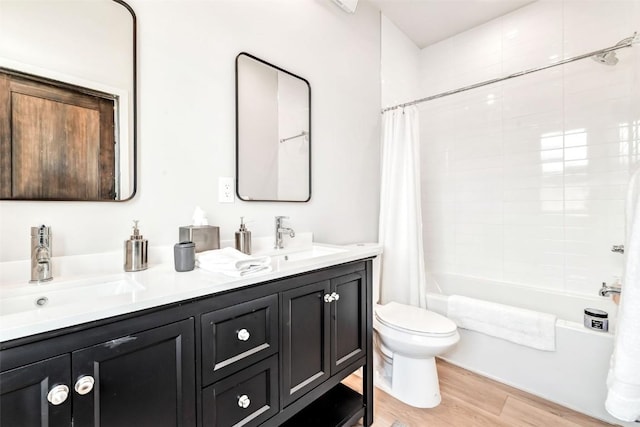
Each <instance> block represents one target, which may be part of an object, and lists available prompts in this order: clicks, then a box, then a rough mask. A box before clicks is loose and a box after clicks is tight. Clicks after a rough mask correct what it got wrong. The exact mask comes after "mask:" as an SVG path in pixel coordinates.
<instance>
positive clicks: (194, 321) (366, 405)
mask: <svg viewBox="0 0 640 427" xmlns="http://www.w3.org/2000/svg"><path fill="white" fill-rule="evenodd" d="M376 251H377V249H371V248H368V249H362V248H361V249H359V250H357V249H356V250H352V251H345V252H341V253H333V254H331V255H324V256H319V257H317V258H316V259H315V261H313V262H312V261H310V260H299V261H296V258H295V254H291V257H287V258H286V261H285V258H279V257H277V259H274V261H273V265H274V270H273V272H271V273H267V274H264V275H260V276H257V275H256V276H255V277H251V278H243V279H234V278H223V277H222V276H221V275H216V274H210V273H205V272H202V271H198V270H196V271H193V272H189V273H175V272H173V271H171V269H170V268H169V267H167V266H166V265H163V266H158V267H156V268H154V267H152V268H150V269H149V270H148V271H145V272H141V273H136V274H137V275H138V274H139V276H136V277H137V280H138V281H139V282H140V283H139V284H141V285H142V287H143V288H144V289H142V290H138V291H136V292H134V293H137V296H136V297H130V296H129V297H127V298H128V303H126V304H120V305H116V306H115V307H111V308H109V309H108V310H106V311H104V310H103V311H100V313H101V314H100V315H94V317H100V318H95V319H93V320H89V321H83V322H81V323H79V324H70V325H67V326H65V327H60V328H55V329H52V330H41V329H47V328H49V327H50V326H51V325H53V324H56V322H57V324H58V325H60V324H64V323H65V322H67V323H70V322H71V323H73V322H76V321H77V320H78V319H80V318H83V319H88V318H90V314H89V313H90V311H89V312H88V313H85V314H83V315H78V316H79V317H76V318H75V319H74V320H69V321H65V320H64V319H60V318H58V319H57V320H56V321H53V320H51V318H47V316H49V314H46V313H45V314H44V315H43V316H44V318H45V320H43V321H42V322H40V326H38V321H37V314H36V315H35V317H33V315H32V314H30V315H29V316H31V317H30V319H31V320H30V321H31V323H32V324H31V326H30V328H32V330H38V331H39V332H38V333H35V334H31V335H26V334H25V332H24V331H25V330H27V329H28V328H27V329H25V328H22V329H20V328H19V327H18V326H19V325H18V326H16V328H14V329H13V330H14V331H15V330H21V331H22V332H20V333H17V332H7V334H5V335H4V336H5V337H6V336H12V335H15V336H12V339H9V340H5V341H4V342H2V343H1V344H0V371H1V372H0V382H1V384H2V387H0V408H1V409H0V425H2V426H43V425H47V426H70V425H72V423H73V425H74V426H94V425H96V426H97V425H100V426H103V427H109V426H114V427H123V426H217V427H221V426H258V425H263V426H280V425H284V426H298V427H301V426H304V427H311V426H322V427H327V426H334V425H335V426H343V425H349V426H350V425H353V424H355V422H356V421H357V420H358V419H359V418H361V417H364V425H370V424H371V423H372V422H373V378H372V320H371V319H372V311H371V310H372V307H371V298H370V292H371V283H372V277H371V276H372V263H371V257H372V256H375V254H376ZM154 281H156V283H157V287H155V288H154V283H153V282H154ZM172 289H173V290H172ZM186 296H189V297H186ZM109 298H110V297H105V298H103V300H104V301H105V304H106V305H109V302H108V301H109ZM136 298H137V300H136ZM167 298H173V299H174V301H171V302H166V301H167ZM145 300H146V302H145ZM158 301H165V303H162V304H157V302H158ZM98 304H99V303H98ZM145 305H148V307H146V308H143V309H139V307H144V306H145ZM52 308H54V309H55V307H52ZM132 308H136V309H132ZM38 310H39V311H41V312H44V311H45V310H47V308H46V307H45V308H40V309H36V311H38ZM64 311H65V310H62V312H64ZM110 311H111V312H118V311H121V313H119V314H117V315H113V316H105V313H108V312H110ZM20 315H21V314H20V313H18V314H17V316H18V317H19V316H20ZM10 316H11V314H9V315H8V316H4V315H3V316H2V318H4V319H9V317H10ZM53 316H54V317H56V316H58V317H63V318H64V315H62V314H55V315H53ZM70 316H71V317H72V319H73V315H72V314H70ZM9 320H11V319H9ZM15 322H17V321H16V320H14V323H15ZM9 323H11V322H9ZM47 325H48V326H47ZM7 328H9V329H10V327H9V326H7ZM0 329H2V326H0ZM9 329H7V330H9ZM0 332H2V331H0ZM5 332H6V331H5ZM17 335H23V336H17ZM3 339H5V338H3ZM359 368H363V369H362V377H363V390H364V393H363V394H360V393H357V392H355V391H353V390H352V389H350V388H348V387H346V386H344V385H343V384H341V381H342V380H343V379H344V378H345V377H347V376H348V375H350V374H351V373H353V372H354V371H356V370H358V369H359Z"/></svg>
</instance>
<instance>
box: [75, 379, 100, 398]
mask: <svg viewBox="0 0 640 427" xmlns="http://www.w3.org/2000/svg"><path fill="white" fill-rule="evenodd" d="M93 383H95V380H94V379H93V377H92V376H91V375H83V376H81V377H80V378H78V381H76V385H75V386H74V389H75V391H76V393H78V394H80V395H85V394H87V393H90V392H91V390H93Z"/></svg>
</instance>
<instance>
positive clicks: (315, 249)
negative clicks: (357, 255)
mask: <svg viewBox="0 0 640 427" xmlns="http://www.w3.org/2000/svg"><path fill="white" fill-rule="evenodd" d="M342 252H346V249H342V248H332V247H329V246H317V245H314V246H312V247H311V248H304V249H301V250H299V251H293V252H288V253H285V254H280V255H275V256H273V257H272V259H274V260H275V261H289V262H294V261H304V260H310V259H314V258H319V257H323V256H328V255H335V254H339V253H342Z"/></svg>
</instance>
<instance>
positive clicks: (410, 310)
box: [376, 301, 457, 335]
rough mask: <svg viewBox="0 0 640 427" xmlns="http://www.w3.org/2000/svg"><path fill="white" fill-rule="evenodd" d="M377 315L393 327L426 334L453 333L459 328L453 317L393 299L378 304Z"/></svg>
mask: <svg viewBox="0 0 640 427" xmlns="http://www.w3.org/2000/svg"><path fill="white" fill-rule="evenodd" d="M376 317H377V318H378V320H380V321H381V322H382V323H385V324H387V325H388V326H390V327H392V328H401V329H404V330H407V331H411V332H416V333H419V334H424V335H451V334H453V333H454V332H455V331H456V329H457V326H456V324H455V323H454V322H453V321H452V320H451V319H448V318H446V317H444V316H442V315H440V314H438V313H434V312H433V311H429V310H425V309H423V308H419V307H414V306H411V305H405V304H400V303H397V302H393V301H392V302H390V303H388V304H385V305H380V306H377V307H376Z"/></svg>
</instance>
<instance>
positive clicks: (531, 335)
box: [447, 295, 556, 351]
mask: <svg viewBox="0 0 640 427" xmlns="http://www.w3.org/2000/svg"><path fill="white" fill-rule="evenodd" d="M447 315H448V317H449V318H450V319H451V320H453V321H454V322H456V324H457V325H458V326H459V327H461V328H464V329H470V330H472V331H478V332H482V333H484V334H487V335H491V336H493V337H497V338H502V339H505V340H508V341H511V342H515V343H517V344H521V345H525V346H528V347H532V348H536V349H538V350H546V351H555V349H556V316H555V315H553V314H548V313H541V312H538V311H533V310H526V309H523V308H518V307H513V306H509V305H504V304H498V303H494V302H489V301H483V300H479V299H474V298H468V297H464V296H459V295H452V296H450V297H449V299H448V314H447Z"/></svg>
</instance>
